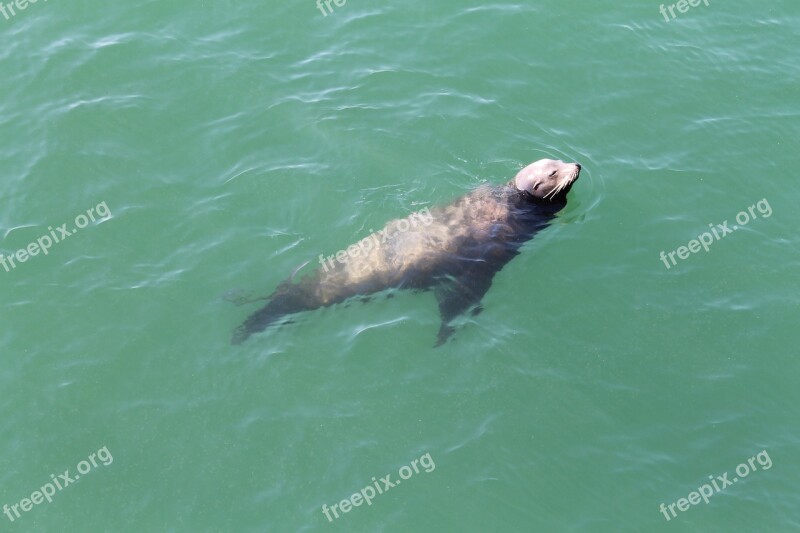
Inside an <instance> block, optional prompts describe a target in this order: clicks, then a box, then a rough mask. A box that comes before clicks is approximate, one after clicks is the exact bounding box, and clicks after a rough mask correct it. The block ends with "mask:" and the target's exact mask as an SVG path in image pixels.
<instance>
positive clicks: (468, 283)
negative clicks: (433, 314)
mask: <svg viewBox="0 0 800 533" xmlns="http://www.w3.org/2000/svg"><path fill="white" fill-rule="evenodd" d="M494 274H495V272H494V271H491V269H490V268H481V267H476V268H472V269H469V270H467V271H466V272H464V273H463V274H462V275H461V276H459V277H457V278H448V279H446V280H443V281H442V282H441V283H440V284H439V285H438V286H437V287H436V288H435V289H434V295H435V296H436V300H437V301H438V302H439V314H440V315H441V317H442V325H441V327H440V328H439V334H438V336H437V338H436V346H441V345H442V344H444V343H445V342H447V339H449V338H450V336H451V335H452V334H453V333H455V331H456V329H455V328H454V327H452V326H451V325H450V322H451V321H452V320H453V319H454V318H456V317H457V316H459V315H461V314H462V313H464V312H466V311H467V310H469V309H470V308H473V311H472V313H473V316H474V315H476V314H478V313H480V311H481V310H482V307H480V303H481V299H482V298H483V296H484V295H485V294H486V292H487V291H488V290H489V287H491V286H492V278H494Z"/></svg>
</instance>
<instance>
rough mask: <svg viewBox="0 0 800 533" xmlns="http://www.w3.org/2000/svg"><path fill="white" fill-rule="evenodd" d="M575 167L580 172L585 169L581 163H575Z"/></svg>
mask: <svg viewBox="0 0 800 533" xmlns="http://www.w3.org/2000/svg"><path fill="white" fill-rule="evenodd" d="M575 166H576V167H578V172H580V171H581V169H582V168H583V167H582V166H581V164H580V163H575Z"/></svg>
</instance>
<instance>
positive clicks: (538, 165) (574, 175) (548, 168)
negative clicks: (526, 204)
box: [514, 159, 581, 202]
mask: <svg viewBox="0 0 800 533" xmlns="http://www.w3.org/2000/svg"><path fill="white" fill-rule="evenodd" d="M580 173H581V166H580V165H579V164H578V163H565V162H563V161H559V160H556V159H540V160H539V161H537V162H535V163H531V164H530V165H528V166H527V167H525V168H523V169H522V170H520V171H519V173H518V174H517V177H515V178H514V185H515V186H516V187H517V189H519V190H520V191H525V192H527V193H528V194H529V195H531V196H532V197H533V199H534V200H541V201H545V202H563V201H564V200H565V199H566V197H567V193H568V192H569V190H570V188H572V184H573V183H575V180H577V179H578V176H579V175H580Z"/></svg>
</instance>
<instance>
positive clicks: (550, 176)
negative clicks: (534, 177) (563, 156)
mask: <svg viewBox="0 0 800 533" xmlns="http://www.w3.org/2000/svg"><path fill="white" fill-rule="evenodd" d="M556 172H557V171H555V170H554V171H552V172H551V173H550V175H549V176H547V177H548V178H552V177H553V176H555V175H556Z"/></svg>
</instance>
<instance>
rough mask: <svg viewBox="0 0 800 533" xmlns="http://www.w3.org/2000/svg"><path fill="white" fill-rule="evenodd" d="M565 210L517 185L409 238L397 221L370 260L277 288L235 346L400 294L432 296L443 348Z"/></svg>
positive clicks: (475, 200)
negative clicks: (337, 309)
mask: <svg viewBox="0 0 800 533" xmlns="http://www.w3.org/2000/svg"><path fill="white" fill-rule="evenodd" d="M565 203H566V202H565V201H556V202H541V201H538V200H537V199H536V198H534V197H532V196H531V195H529V194H528V193H526V192H522V191H519V190H518V189H517V188H516V187H515V186H514V185H513V182H512V183H509V184H506V185H502V186H482V187H479V188H478V189H476V190H474V191H472V192H471V193H469V194H467V195H466V196H463V197H462V198H460V199H458V200H456V201H455V202H454V203H452V204H450V205H448V206H444V207H438V208H432V209H430V211H429V213H430V217H429V218H427V217H426V218H423V217H421V215H419V214H417V213H415V214H413V215H410V216H409V217H407V218H406V219H405V220H406V221H407V222H408V225H409V227H410V229H409V230H408V231H400V228H399V227H398V225H399V224H400V222H401V220H400V219H397V220H392V221H390V222H389V223H387V224H386V226H385V227H384V231H386V232H387V233H386V235H388V236H389V238H388V239H387V241H386V242H382V243H380V245H378V246H374V247H373V249H372V250H370V251H369V252H368V253H366V254H363V252H362V254H363V255H362V254H360V255H359V256H358V257H351V256H348V258H347V260H346V261H345V262H344V263H339V262H338V261H334V262H333V265H332V266H331V265H330V263H328V264H327V270H326V269H325V268H324V267H320V268H318V269H317V270H316V271H314V272H313V273H311V274H309V275H306V276H305V277H303V278H302V279H301V280H300V281H299V282H298V283H292V281H291V280H287V281H285V282H283V283H282V284H281V285H279V286H278V288H277V289H276V290H275V292H274V293H273V294H272V295H271V296H270V297H269V300H270V301H269V303H268V304H267V305H265V306H264V307H262V308H261V309H259V310H258V311H256V312H255V313H253V314H252V315H250V316H249V317H248V318H247V320H245V322H244V323H243V324H242V325H241V326H239V328H237V329H236V331H235V332H234V335H233V339H232V342H233V343H234V344H239V343H241V342H243V341H244V340H246V339H247V338H248V337H249V336H250V335H252V334H254V333H256V332H259V331H262V330H264V329H265V328H266V327H268V326H269V325H271V324H273V323H275V322H278V321H280V320H282V319H283V318H284V317H286V316H288V315H291V314H294V313H299V312H301V311H309V310H312V309H317V308H320V307H327V306H330V305H333V304H336V303H340V302H343V301H345V300H348V299H349V298H352V297H354V296H358V295H368V294H372V293H375V292H379V291H383V290H386V289H392V288H400V289H416V290H433V291H434V294H435V295H436V299H437V301H438V303H439V311H440V314H441V317H442V325H441V327H440V329H439V334H438V338H437V345H439V344H442V343H443V342H445V341H446V340H447V338H448V337H449V336H450V335H451V334H452V333H453V332H454V329H453V328H452V326H451V325H450V322H451V321H452V320H453V319H454V318H456V317H457V316H459V315H460V314H462V313H464V312H466V311H468V310H470V309H472V310H473V311H474V312H477V311H479V310H480V308H479V307H478V306H479V304H480V301H481V299H482V298H483V296H484V294H486V292H487V291H488V290H489V287H490V286H491V284H492V279H493V278H494V275H495V274H496V273H497V272H498V271H500V270H501V269H502V268H503V266H505V264H506V263H508V261H510V260H511V259H512V258H513V257H514V256H516V255H517V254H518V253H519V248H520V246H521V245H522V244H523V243H525V242H526V241H528V240H530V239H531V238H532V237H533V236H534V235H535V234H536V232H537V231H539V230H540V229H542V228H543V227H545V226H546V225H547V224H548V223H549V222H550V221H551V220H552V219H553V217H554V216H555V214H556V213H557V212H558V211H559V210H560V209H561V208H562V207H563V206H564V205H565ZM425 221H427V222H428V223H424V222H425ZM378 234H381V232H378ZM373 235H375V234H373ZM375 236H376V237H377V238H378V239H379V240H382V237H380V236H378V235H375ZM372 237H373V236H370V237H367V238H366V239H364V240H365V241H366V240H367V239H369V238H372Z"/></svg>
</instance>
